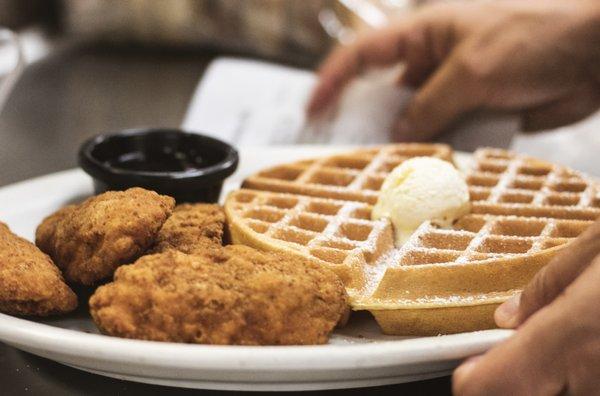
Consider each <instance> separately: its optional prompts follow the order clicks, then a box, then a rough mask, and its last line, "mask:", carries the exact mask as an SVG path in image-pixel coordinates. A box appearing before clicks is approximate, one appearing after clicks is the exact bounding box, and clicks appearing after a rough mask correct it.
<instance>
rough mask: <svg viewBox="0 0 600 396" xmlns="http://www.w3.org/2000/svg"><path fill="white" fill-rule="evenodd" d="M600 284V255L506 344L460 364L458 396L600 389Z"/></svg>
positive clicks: (456, 384) (456, 382)
mask: <svg viewBox="0 0 600 396" xmlns="http://www.w3.org/2000/svg"><path fill="white" fill-rule="evenodd" d="M598 282H600V256H598V257H596V258H595V259H594V260H592V263H591V264H590V266H589V267H588V268H587V269H586V270H585V271H584V272H583V273H582V274H581V275H580V276H579V277H578V278H577V279H576V280H575V281H574V282H573V283H572V284H571V285H569V287H568V288H567V290H566V291H565V293H563V294H562V295H561V297H560V298H557V299H555V300H554V301H553V302H552V303H551V304H550V305H548V306H546V307H544V308H542V309H541V310H539V311H538V312H536V313H535V314H534V315H533V316H531V318H530V320H528V321H527V322H526V323H525V324H524V325H523V326H522V327H520V328H519V329H518V330H517V332H516V333H515V334H514V335H513V336H512V337H511V338H509V339H508V340H507V341H506V342H504V343H502V344H499V345H498V346H496V347H494V348H492V349H491V350H490V351H489V352H487V353H486V354H485V355H483V356H482V357H481V358H479V359H477V360H475V361H473V360H467V361H466V362H465V364H464V365H462V366H460V367H459V368H458V369H457V370H456V371H455V373H454V377H453V390H454V393H455V394H456V395H459V396H465V395H466V396H471V395H473V396H474V395H521V394H522V395H556V394H561V393H565V394H566V393H568V394H589V393H586V392H585V390H590V389H597V386H598V384H597V370H598V367H599V366H597V365H595V363H596V362H598V361H599V356H600V355H599V353H598V352H599V351H600V349H599V347H598V338H597V337H598V332H599V331H600V321H599V320H598V316H597V315H595V314H596V309H597V308H596V305H594V304H597V303H598V301H599V300H600V293H599V292H598V287H597V285H598ZM594 387H595V388H594Z"/></svg>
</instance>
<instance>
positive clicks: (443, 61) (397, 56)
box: [307, 0, 600, 140]
mask: <svg viewBox="0 0 600 396" xmlns="http://www.w3.org/2000/svg"><path fill="white" fill-rule="evenodd" d="M400 61H404V62H405V64H406V65H405V66H406V67H405V71H404V72H403V74H402V76H401V77H400V82H401V83H403V84H406V85H409V86H412V87H415V88H417V91H416V94H415V96H414V98H413V100H412V101H411V103H410V104H409V105H408V108H407V110H406V111H405V113H404V114H403V116H402V117H401V118H400V120H399V121H398V123H397V124H396V128H395V131H394V132H395V137H396V139H398V140H428V139H430V138H432V137H434V136H435V135H437V134H439V133H441V132H442V131H443V130H444V129H445V128H447V127H448V126H450V125H451V124H452V123H454V122H455V121H457V120H458V119H459V118H460V117H461V116H462V115H464V114H466V113H468V112H470V111H473V110H477V109H481V108H486V109H493V110H501V111H502V110H503V111H515V112H521V113H522V115H523V126H524V128H525V129H541V128H550V127H556V126H560V125H564V124H567V123H571V122H573V121H576V120H578V119H581V118H583V117H585V116H587V115H589V114H591V113H592V112H594V111H595V110H596V109H598V108H599V107H600V5H599V3H598V2H597V1H584V0H578V1H564V0H558V1H557V0H553V1H527V2H524V1H502V2H453V3H446V4H438V5H434V6H429V7H424V8H422V9H421V10H420V11H418V12H416V13H415V14H412V15H410V16H407V17H406V18H404V19H402V20H399V21H396V22H394V23H392V24H390V26H389V27H387V28H385V29H382V30H377V31H373V32H371V33H369V34H367V35H364V36H362V37H359V38H358V39H357V40H356V42H354V43H353V44H351V45H348V46H342V47H339V48H337V49H336V50H335V51H334V52H333V53H332V54H331V55H330V56H329V58H328V59H327V60H326V61H325V62H324V64H323V65H322V67H321V69H320V72H319V82H318V84H317V86H316V88H315V90H314V91H313V94H312V98H311V100H310V102H309V105H308V108H307V112H308V114H309V116H311V117H314V116H316V115H317V114H319V113H320V112H321V111H323V110H324V109H325V108H327V107H329V106H330V105H332V104H333V103H334V102H335V101H336V100H337V98H338V97H339V95H340V93H341V92H342V90H343V89H344V87H345V86H346V85H347V84H348V82H350V81H351V80H352V79H353V78H354V77H355V76H357V75H359V74H360V73H362V72H363V71H365V70H366V69H367V68H369V67H376V66H388V65H392V64H395V63H397V62H400Z"/></svg>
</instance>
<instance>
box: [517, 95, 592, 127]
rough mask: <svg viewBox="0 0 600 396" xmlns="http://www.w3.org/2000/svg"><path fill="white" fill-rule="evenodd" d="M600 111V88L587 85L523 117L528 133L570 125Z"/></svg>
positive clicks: (526, 112)
mask: <svg viewBox="0 0 600 396" xmlns="http://www.w3.org/2000/svg"><path fill="white" fill-rule="evenodd" d="M598 109H600V86H599V85H587V86H585V87H583V88H581V89H579V90H576V91H574V92H572V93H570V94H569V96H567V97H564V98H561V99H560V100H557V101H554V102H552V103H548V104H545V105H543V106H540V107H537V108H534V109H529V110H527V111H525V112H524V114H523V116H522V126H523V129H524V130H525V131H526V132H532V131H539V130H544V129H550V128H557V127H561V126H565V125H570V124H572V123H574V122H576V121H579V120H582V119H584V118H585V117H587V116H589V115H591V114H593V113H594V112H596V111H597V110H598Z"/></svg>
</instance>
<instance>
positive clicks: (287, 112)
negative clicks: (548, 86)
mask: <svg viewBox="0 0 600 396" xmlns="http://www.w3.org/2000/svg"><path fill="white" fill-rule="evenodd" d="M398 71H399V70H398V69H390V70H386V71H379V72H376V73H371V74H369V75H367V76H366V77H364V78H361V79H358V80H356V81H355V82H354V83H353V84H352V85H351V86H350V87H349V88H348V89H347V90H346V92H345V94H344V95H343V96H342V98H341V100H340V104H339V106H338V108H337V109H334V110H331V111H329V113H328V114H325V115H324V116H323V117H321V118H320V119H319V120H318V121H317V122H307V120H306V119H305V116H304V109H305V106H306V102H307V100H308V97H309V95H310V92H311V89H312V87H313V86H314V84H315V81H316V78H315V75H314V73H312V72H310V71H305V70H299V69H294V68H290V67H285V66H279V65H275V64H271V63H266V62H261V61H254V60H246V59H238V58H219V59H217V60H215V61H213V62H212V63H211V64H210V66H209V67H208V69H207V71H206V73H205V74H204V76H203V78H202V80H201V81H200V83H199V85H198V87H197V89H196V92H195V93H194V96H193V98H192V101H191V102H190V105H189V108H188V111H187V114H186V116H185V119H184V122H183V128H184V129H188V130H191V131H198V132H202V133H206V134H209V135H212V136H215V137H218V138H220V139H223V140H226V141H229V142H231V143H233V144H235V145H237V146H264V145H277V144H285V145H289V144H302V143H306V144H332V145H334V144H335V145H367V144H380V143H387V142H390V141H391V135H390V133H389V131H390V130H391V129H392V127H393V122H394V120H395V119H396V116H397V115H398V114H399V112H401V111H402V110H403V109H404V108H405V106H406V104H407V102H408V100H409V99H410V97H411V94H412V93H411V92H410V91H409V90H408V89H405V88H399V87H397V86H396V84H395V80H396V78H397V75H398ZM518 130H519V121H518V118H517V117H516V116H511V115H499V114H478V115H474V116H471V117H469V118H468V119H466V120H465V121H464V122H462V123H461V124H460V125H459V126H458V127H457V128H455V130H454V131H451V132H450V133H448V134H446V135H445V136H443V137H442V138H441V141H444V142H447V143H450V144H451V145H452V146H453V147H455V148H456V149H462V150H472V149H475V148H477V147H480V146H496V147H510V148H513V149H515V150H517V151H519V152H523V153H529V154H532V155H536V156H539V157H543V158H547V159H550V160H553V161H557V162H561V163H564V164H566V165H570V166H572V167H574V168H577V169H581V170H585V171H588V172H591V173H593V174H600V169H597V168H600V167H599V166H598V165H596V164H595V162H597V161H595V158H594V157H595V155H596V154H595V153H597V152H600V113H599V114H597V115H596V116H594V117H590V118H589V119H588V120H585V121H583V122H581V123H578V124H576V125H574V126H570V127H567V128H562V129H557V130H554V131H549V132H545V133H539V134H536V135H523V134H519V133H518Z"/></svg>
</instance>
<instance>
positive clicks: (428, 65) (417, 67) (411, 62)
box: [398, 26, 435, 88]
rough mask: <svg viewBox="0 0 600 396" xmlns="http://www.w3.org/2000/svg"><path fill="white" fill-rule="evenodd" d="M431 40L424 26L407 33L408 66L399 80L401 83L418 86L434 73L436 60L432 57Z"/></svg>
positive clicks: (406, 57)
mask: <svg viewBox="0 0 600 396" xmlns="http://www.w3.org/2000/svg"><path fill="white" fill-rule="evenodd" d="M430 41H431V39H430V38H428V36H427V32H426V31H425V27H424V26H423V27H421V28H415V29H413V30H412V31H410V32H409V33H408V34H407V40H406V46H405V47H406V48H405V54H404V61H405V65H406V68H405V69H404V71H403V72H402V74H401V76H400V78H399V80H398V83H399V84H400V85H405V86H408V87H412V88H417V87H419V86H420V85H421V84H423V82H424V81H425V80H426V79H427V77H428V76H429V75H430V74H431V73H432V71H433V68H434V64H435V63H434V62H435V60H434V59H432V57H431V51H430V48H429V46H430V45H429V42H430Z"/></svg>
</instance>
